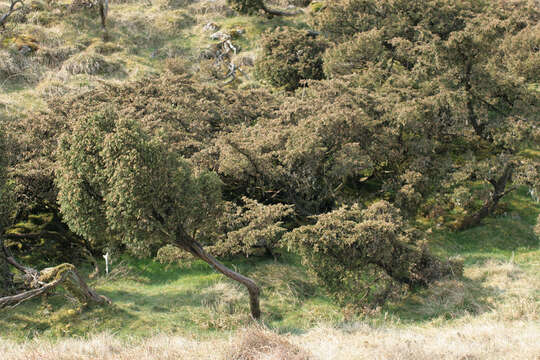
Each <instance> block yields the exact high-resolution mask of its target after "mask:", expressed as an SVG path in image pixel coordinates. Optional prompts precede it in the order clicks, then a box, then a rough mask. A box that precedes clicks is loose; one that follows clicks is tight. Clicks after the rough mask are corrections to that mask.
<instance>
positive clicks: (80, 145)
mask: <svg viewBox="0 0 540 360" xmlns="http://www.w3.org/2000/svg"><path fill="white" fill-rule="evenodd" d="M56 182H57V185H58V188H59V195H58V202H59V204H60V210H61V213H62V215H63V217H64V220H65V221H66V222H67V224H68V225H69V226H70V228H71V229H72V230H73V231H74V232H75V233H77V234H79V235H81V236H83V237H85V238H87V239H89V240H92V241H100V240H99V239H102V240H101V241H121V242H122V243H123V244H125V245H126V246H127V247H128V248H129V249H131V250H132V251H134V252H135V253H138V254H145V253H146V254H147V253H148V252H149V250H150V248H151V247H152V246H154V245H155V244H162V245H172V246H175V247H178V248H180V249H182V250H184V251H187V252H189V253H190V254H191V255H193V256H195V257H196V258H199V259H201V260H203V261H205V262H207V263H208V264H210V265H211V266H212V267H213V268H214V269H215V270H217V271H219V272H221V273H222V274H224V275H225V276H227V277H229V278H231V279H233V280H235V281H238V282H240V283H241V284H243V285H244V286H246V288H247V290H248V292H249V295H250V305H251V314H252V316H253V317H254V318H259V317H260V308H259V287H258V286H257V285H256V284H255V283H254V282H253V281H252V280H251V279H249V278H247V277H245V276H243V275H241V274H238V273H237V272H234V271H232V270H230V269H228V268H227V267H225V266H224V265H223V264H221V263H220V262H219V261H218V260H216V259H215V258H214V257H213V256H212V255H210V254H208V253H207V252H206V251H205V250H204V248H203V246H202V245H201V244H200V243H199V242H198V241H197V240H196V239H195V237H196V236H197V231H198V228H199V227H200V226H201V224H202V223H204V222H211V221H213V219H215V217H216V216H215V210H216V208H217V206H218V204H219V203H220V201H221V189H220V187H221V181H220V180H219V178H218V177H217V176H216V175H215V174H213V173H211V172H201V173H199V174H195V173H194V172H193V170H192V168H191V166H190V165H189V164H188V162H186V161H185V160H184V159H183V158H181V157H180V156H179V155H178V154H177V153H175V152H173V151H171V150H169V149H168V147H167V146H166V145H165V144H164V143H163V142H161V141H159V140H158V139H157V138H156V137H152V136H149V135H147V134H146V133H145V132H144V131H143V130H142V129H141V127H140V126H139V125H138V124H137V123H136V122H135V121H132V120H128V119H125V118H122V117H118V116H117V115H116V114H115V113H113V112H104V113H101V114H99V113H98V114H94V115H93V116H92V117H89V118H82V119H80V120H78V121H76V123H75V124H74V125H73V130H72V133H71V134H69V135H66V136H64V137H63V138H62V140H61V142H60V145H59V149H58V170H57V173H56Z"/></svg>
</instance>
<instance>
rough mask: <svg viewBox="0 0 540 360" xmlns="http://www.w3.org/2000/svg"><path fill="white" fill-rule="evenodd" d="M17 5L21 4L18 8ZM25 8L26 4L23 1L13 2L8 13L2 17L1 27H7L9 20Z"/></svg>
mask: <svg viewBox="0 0 540 360" xmlns="http://www.w3.org/2000/svg"><path fill="white" fill-rule="evenodd" d="M17 4H20V6H19V7H16V6H17ZM23 7H24V3H23V2H22V0H11V4H10V5H9V9H8V12H7V13H5V14H4V15H2V17H0V27H2V28H3V27H5V24H6V21H7V19H8V18H9V17H10V16H11V15H13V13H14V12H16V11H19V10H22V8H23Z"/></svg>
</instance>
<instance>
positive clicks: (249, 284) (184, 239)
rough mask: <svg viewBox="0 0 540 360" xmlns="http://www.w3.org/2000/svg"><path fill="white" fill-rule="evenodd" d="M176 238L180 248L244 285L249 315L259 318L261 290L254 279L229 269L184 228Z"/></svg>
mask: <svg viewBox="0 0 540 360" xmlns="http://www.w3.org/2000/svg"><path fill="white" fill-rule="evenodd" d="M176 240H177V241H176V245H177V246H179V247H180V248H182V249H184V250H187V251H188V252H190V253H191V254H192V255H194V256H195V257H197V258H199V259H201V260H203V261H205V262H206V263H208V264H209V265H210V266H212V267H213V268H214V269H215V270H216V271H218V272H220V273H222V274H223V275H225V276H227V277H228V278H230V279H232V280H234V281H238V282H239V283H240V284H242V285H244V286H245V287H246V288H247V290H248V293H249V305H250V309H251V316H253V318H254V319H256V320H258V319H260V317H261V308H260V303H259V295H260V292H261V291H260V289H259V287H258V286H257V284H256V283H255V281H253V280H251V279H250V278H248V277H246V276H244V275H242V274H239V273H237V272H235V271H233V270H231V269H229V268H228V267H226V266H225V265H223V264H222V263H220V262H219V261H218V260H217V259H216V258H215V257H213V256H212V255H210V254H208V253H207V252H206V251H204V249H203V247H202V245H201V244H199V243H198V242H197V241H195V239H193V238H192V237H191V236H190V235H189V234H188V233H187V232H186V231H184V229H182V228H180V229H179V237H178V238H177V239H176Z"/></svg>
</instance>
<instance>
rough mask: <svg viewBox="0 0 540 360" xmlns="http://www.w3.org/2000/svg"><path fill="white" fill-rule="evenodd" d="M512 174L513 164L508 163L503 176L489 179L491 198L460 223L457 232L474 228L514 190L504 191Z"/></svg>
mask: <svg viewBox="0 0 540 360" xmlns="http://www.w3.org/2000/svg"><path fill="white" fill-rule="evenodd" d="M513 172H514V166H513V164H511V163H509V164H507V165H506V166H505V167H504V170H503V174H502V175H501V177H500V178H499V179H498V180H494V179H490V180H489V183H490V184H491V185H493V192H492V193H491V196H490V198H489V199H487V200H486V202H485V203H484V205H483V206H482V208H480V210H478V212H476V213H475V214H473V215H471V216H467V217H466V218H465V219H463V221H462V222H461V225H460V226H459V230H465V229H469V228H472V227H475V226H477V225H480V223H481V222H482V220H483V219H484V218H486V217H488V216H490V215H491V214H493V211H494V210H495V208H496V207H497V205H498V204H499V201H500V200H501V199H502V198H503V197H504V196H505V195H506V194H508V193H509V192H511V191H513V190H515V188H511V189H509V190H505V189H506V185H507V184H508V183H509V182H510V180H511V179H512V173H513Z"/></svg>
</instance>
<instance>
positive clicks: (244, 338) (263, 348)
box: [224, 326, 312, 360]
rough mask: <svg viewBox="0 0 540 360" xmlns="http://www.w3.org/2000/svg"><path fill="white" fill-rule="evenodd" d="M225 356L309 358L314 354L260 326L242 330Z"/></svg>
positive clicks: (236, 359) (240, 358) (277, 359)
mask: <svg viewBox="0 0 540 360" xmlns="http://www.w3.org/2000/svg"><path fill="white" fill-rule="evenodd" d="M224 358H225V359H228V360H263V359H265V360H309V359H312V356H311V355H310V354H309V353H308V352H307V351H306V350H303V349H301V348H300V347H299V346H297V345H294V344H292V343H291V342H290V341H289V340H288V339H287V338H286V337H284V336H280V335H278V334H276V333H274V332H271V331H269V330H268V329H265V328H262V327H260V326H254V327H251V328H247V329H244V330H242V331H240V332H239V333H238V335H237V338H236V339H235V340H234V342H233V343H232V345H230V346H229V349H228V351H226V352H225V354H224Z"/></svg>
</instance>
